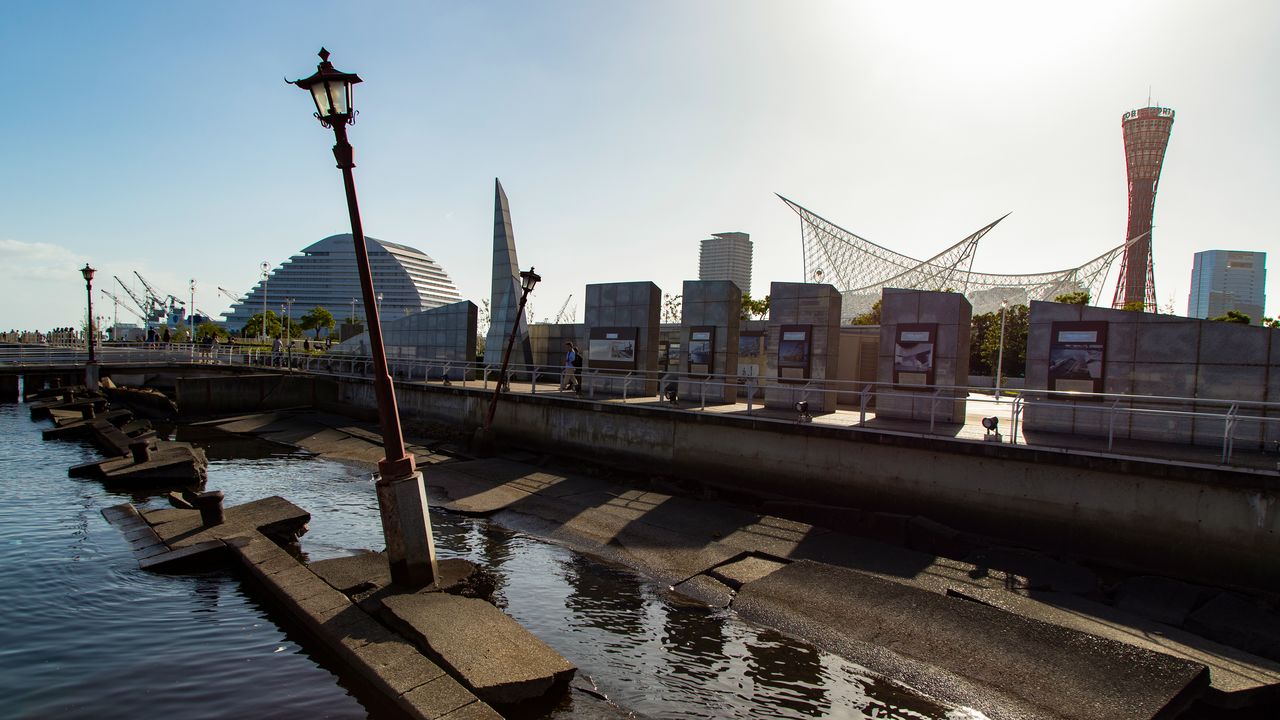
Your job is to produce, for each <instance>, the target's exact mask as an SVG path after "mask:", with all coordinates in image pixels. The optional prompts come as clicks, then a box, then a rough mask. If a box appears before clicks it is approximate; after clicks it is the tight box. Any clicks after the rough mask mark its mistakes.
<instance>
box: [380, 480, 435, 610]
mask: <svg viewBox="0 0 1280 720" xmlns="http://www.w3.org/2000/svg"><path fill="white" fill-rule="evenodd" d="M375 484H376V485H377V490H378V509H379V512H380V513H381V515H382V532H383V536H384V538H385V539H386V541H387V564H388V565H389V566H390V568H391V582H393V583H395V584H396V585H399V586H400V587H402V588H405V589H409V590H417V589H420V588H424V587H427V586H428V585H433V584H435V582H436V578H437V577H439V575H440V570H439V567H438V566H437V565H436V547H435V540H434V539H433V538H432V536H431V522H430V519H429V518H428V517H427V491H426V487H425V486H424V485H423V482H422V473H421V472H417V471H415V472H413V473H412V474H410V475H407V476H404V477H395V478H386V477H378V479H377V481H376V483H375Z"/></svg>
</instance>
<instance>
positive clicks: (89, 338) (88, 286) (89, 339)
mask: <svg viewBox="0 0 1280 720" xmlns="http://www.w3.org/2000/svg"><path fill="white" fill-rule="evenodd" d="M95 272H97V270H94V269H93V268H91V267H89V263H85V264H84V267H82V268H80V276H81V277H83V278H84V291H85V293H86V294H87V295H88V296H89V309H88V318H89V319H88V323H89V327H88V328H87V329H86V330H85V333H84V338H85V343H86V344H87V345H88V348H89V364H90V365H92V364H93V363H95V362H97V357H96V356H95V355H94V353H93V274H94V273H95Z"/></svg>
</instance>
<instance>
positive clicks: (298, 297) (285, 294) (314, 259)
mask: <svg viewBox="0 0 1280 720" xmlns="http://www.w3.org/2000/svg"><path fill="white" fill-rule="evenodd" d="M365 247H367V248H368V249H369V267H370V269H371V270H372V271H373V289H374V291H375V292H377V293H379V294H380V295H382V300H381V303H382V304H381V312H382V318H383V320H384V321H389V320H394V319H396V318H400V317H404V316H405V315H408V314H409V313H415V312H418V311H421V310H429V309H431V308H434V307H439V306H441V305H448V304H449V303H454V302H458V301H459V300H461V299H462V296H461V295H459V294H458V289H457V288H456V287H454V285H453V281H452V280H450V279H449V274H448V273H446V272H445V271H444V268H442V267H440V265H439V264H438V263H436V261H434V260H432V259H431V258H430V257H428V256H427V255H426V253H423V252H422V251H420V250H417V249H415V248H411V247H409V246H407V245H397V244H396V243H390V242H386V241H384V240H378V239H376V238H371V237H369V236H367V235H366V236H365ZM286 298H292V299H293V304H292V306H291V307H290V310H289V317H290V318H291V319H292V320H293V321H294V322H296V321H297V320H298V319H299V318H301V317H302V316H303V315H305V314H307V312H308V311H310V310H311V309H312V308H314V307H316V306H317V305H318V306H320V307H323V308H325V309H326V310H328V311H329V312H331V313H333V317H334V318H335V319H336V320H337V321H338V322H339V323H341V322H343V321H344V320H346V319H347V318H349V317H351V309H352V302H351V301H352V300H355V301H356V303H355V317H356V319H357V320H359V321H360V322H364V317H365V315H364V304H363V300H362V298H361V297H360V276H359V274H358V273H357V272H356V250H355V246H354V244H353V242H352V239H351V234H350V233H347V234H344V235H331V236H329V237H327V238H325V239H323V240H321V241H320V242H317V243H315V244H314V245H311V246H309V247H306V248H303V249H302V252H301V253H299V254H297V255H294V256H293V257H291V258H289V259H288V260H285V261H284V262H283V263H282V264H281V265H279V266H278V267H276V268H274V269H273V270H271V272H270V275H269V276H268V277H267V278H266V279H265V280H264V281H260V282H259V283H258V285H257V286H256V287H254V288H253V290H250V291H249V294H248V296H247V297H245V298H244V299H242V300H240V301H239V302H236V303H233V304H232V305H231V311H230V312H228V313H225V314H224V315H223V317H224V318H225V320H226V327H227V330H229V331H232V332H236V331H238V330H240V328H242V327H244V325H245V323H247V322H248V321H249V318H251V317H253V316H254V315H256V314H258V313H260V312H262V309H263V305H264V302H265V305H266V308H267V309H268V310H271V311H272V312H274V313H276V314H277V315H279V314H281V312H282V310H281V307H282V306H283V305H284V303H285V300H286Z"/></svg>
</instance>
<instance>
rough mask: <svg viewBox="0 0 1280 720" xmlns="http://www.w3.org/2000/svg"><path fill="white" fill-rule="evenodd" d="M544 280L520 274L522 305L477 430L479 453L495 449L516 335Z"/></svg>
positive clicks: (476, 441) (531, 273) (535, 276)
mask: <svg viewBox="0 0 1280 720" xmlns="http://www.w3.org/2000/svg"><path fill="white" fill-rule="evenodd" d="M540 280H542V276H541V275H538V274H537V273H536V272H534V271H533V268H529V269H528V270H525V271H524V272H522V273H520V304H519V305H517V306H516V316H515V319H514V320H512V322H511V335H510V336H508V337H507V347H506V348H505V349H503V351H502V368H501V369H499V370H498V384H497V385H496V386H495V387H494V388H493V397H492V398H490V399H489V411H488V412H487V413H485V416H484V425H481V426H480V427H478V428H476V434H475V438H474V445H475V447H476V450H477V451H479V452H482V453H483V452H486V451H488V450H489V449H490V448H491V447H493V416H494V414H495V413H496V412H497V411H498V397H499V396H501V395H502V391H503V390H505V389H506V387H507V363H509V362H510V361H511V348H512V347H513V346H514V345H515V344H516V334H517V333H518V332H519V330H520V321H521V320H523V319H524V306H525V303H526V302H528V300H529V293H531V292H533V287H534V286H535V285H537V284H538V282H539V281H540Z"/></svg>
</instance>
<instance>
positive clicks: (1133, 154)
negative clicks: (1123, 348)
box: [1111, 107, 1173, 312]
mask: <svg viewBox="0 0 1280 720" xmlns="http://www.w3.org/2000/svg"><path fill="white" fill-rule="evenodd" d="M1120 128H1121V130H1122V131H1123V132H1124V161H1125V166H1126V167H1127V168H1128V171H1129V225H1128V230H1127V232H1126V234H1125V240H1126V242H1128V243H1129V245H1128V247H1127V248H1125V251H1124V255H1123V256H1122V257H1121V260H1120V280H1119V282H1117V283H1116V294H1115V297H1114V298H1113V299H1112V301H1111V305H1112V307H1135V306H1138V305H1141V306H1142V308H1143V309H1144V310H1146V311H1147V312H1155V311H1156V282H1155V271H1154V270H1153V269H1152V262H1151V219H1152V216H1153V214H1154V212H1155V204H1156V186H1157V185H1159V184H1160V167H1161V166H1162V165H1163V164H1164V151H1165V148H1166V147H1168V145H1169V133H1170V132H1171V131H1172V130H1173V108H1166V107H1145V108H1142V109H1140V110H1130V111H1129V112H1127V113H1125V114H1124V117H1122V118H1121V119H1120Z"/></svg>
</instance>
